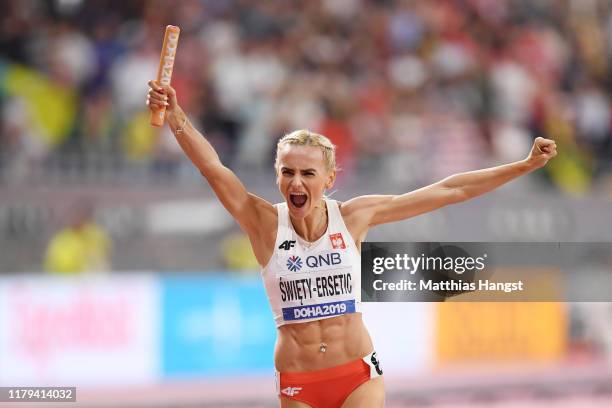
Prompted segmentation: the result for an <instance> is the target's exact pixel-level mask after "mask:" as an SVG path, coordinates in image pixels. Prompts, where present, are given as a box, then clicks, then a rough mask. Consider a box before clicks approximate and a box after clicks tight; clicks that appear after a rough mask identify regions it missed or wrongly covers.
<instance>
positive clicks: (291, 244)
mask: <svg viewBox="0 0 612 408" xmlns="http://www.w3.org/2000/svg"><path fill="white" fill-rule="evenodd" d="M294 246H295V241H289V240H287V241H285V242H283V243H282V244H280V245H279V246H278V249H284V250H285V251H288V250H290V249H291V248H293V247H294Z"/></svg>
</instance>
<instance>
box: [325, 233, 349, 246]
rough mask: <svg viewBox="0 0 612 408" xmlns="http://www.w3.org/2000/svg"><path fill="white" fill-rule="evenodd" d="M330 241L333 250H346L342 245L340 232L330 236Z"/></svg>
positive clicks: (342, 239)
mask: <svg viewBox="0 0 612 408" xmlns="http://www.w3.org/2000/svg"><path fill="white" fill-rule="evenodd" d="M329 239H330V240H331V244H332V248H334V249H346V245H345V244H344V238H342V234H341V233H340V232H338V233H336V234H331V235H330V236H329Z"/></svg>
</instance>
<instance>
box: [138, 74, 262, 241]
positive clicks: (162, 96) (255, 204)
mask: <svg viewBox="0 0 612 408" xmlns="http://www.w3.org/2000/svg"><path fill="white" fill-rule="evenodd" d="M149 87H150V88H149V93H148V95H147V105H148V106H149V108H150V109H152V110H157V109H159V108H160V107H162V106H164V105H165V106H166V121H167V122H168V125H169V126H170V129H171V130H172V133H174V136H175V137H176V140H177V141H178V143H179V144H180V146H181V148H182V149H183V151H184V152H185V154H186V155H187V157H189V159H190V160H191V162H192V163H193V164H194V165H195V166H196V167H197V168H198V170H200V173H202V175H203V176H204V177H205V178H206V180H208V183H209V184H210V186H211V187H212V189H213V190H214V192H215V194H216V195H217V197H218V198H219V200H220V201H221V203H222V204H223V206H224V207H225V208H226V209H227V210H228V211H229V213H230V214H231V215H232V216H233V217H234V218H235V219H236V221H237V222H238V223H239V224H240V226H241V228H242V229H243V230H244V231H245V232H246V233H247V234H248V235H249V236H250V237H251V238H253V237H254V236H256V235H257V229H258V228H260V227H262V225H261V224H262V221H263V220H262V213H263V212H266V213H271V211H272V212H273V210H274V208H273V206H272V204H270V203H268V202H267V201H265V200H263V199H262V198H260V197H257V196H255V195H254V194H251V193H249V192H248V191H247V190H246V188H245V187H244V185H243V184H242V182H241V181H240V180H239V179H238V177H237V176H236V174H234V172H233V171H231V170H230V169H228V168H227V167H225V166H224V165H223V164H222V163H221V160H220V159H219V155H218V154H217V152H216V151H215V149H214V148H213V147H212V145H211V144H210V143H209V142H208V140H206V138H205V137H204V136H202V134H201V133H200V132H198V130H197V129H195V128H194V127H193V126H192V125H191V123H190V122H189V119H188V118H187V115H186V114H185V112H183V110H182V109H181V107H180V106H179V105H178V101H177V97H176V92H175V90H174V89H173V88H172V87H170V86H161V85H159V84H158V83H157V81H149Z"/></svg>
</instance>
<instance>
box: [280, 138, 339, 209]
mask: <svg viewBox="0 0 612 408" xmlns="http://www.w3.org/2000/svg"><path fill="white" fill-rule="evenodd" d="M335 176H336V174H335V172H334V171H328V170H327V168H326V167H325V161H324V158H323V152H322V151H321V149H320V148H318V147H315V146H300V145H291V144H285V145H283V146H282V147H281V148H280V150H279V152H278V169H277V183H278V187H279V189H280V192H281V194H282V195H283V197H284V198H285V201H286V202H287V207H288V208H289V214H290V215H291V216H292V217H293V218H297V219H299V218H304V217H306V216H307V215H308V214H309V213H310V212H311V211H312V209H313V208H314V207H315V205H316V204H317V203H318V202H319V201H320V200H321V197H322V196H323V192H324V191H325V189H328V188H331V187H332V185H333V184H334V179H335Z"/></svg>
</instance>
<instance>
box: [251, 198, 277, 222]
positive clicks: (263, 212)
mask: <svg viewBox="0 0 612 408" xmlns="http://www.w3.org/2000/svg"><path fill="white" fill-rule="evenodd" d="M249 200H250V202H251V206H252V208H253V210H254V215H255V220H254V221H255V224H256V226H257V229H258V230H259V229H262V230H266V231H267V230H269V229H270V227H276V224H277V222H278V213H277V211H276V207H275V206H274V204H272V203H270V202H269V201H267V200H265V199H263V198H261V197H259V196H257V195H255V194H253V193H249Z"/></svg>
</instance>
